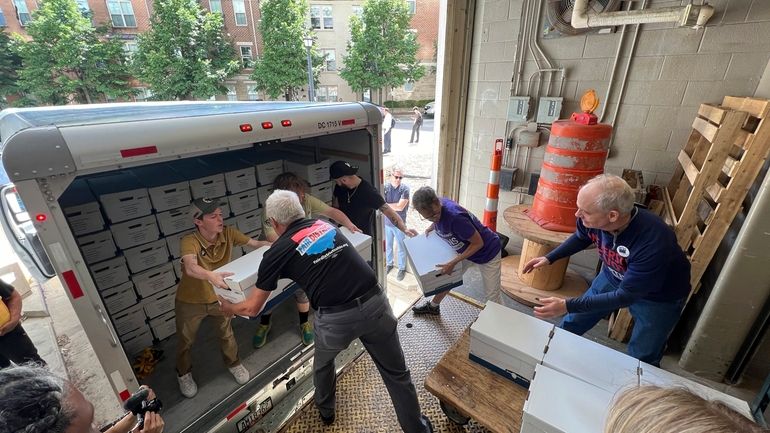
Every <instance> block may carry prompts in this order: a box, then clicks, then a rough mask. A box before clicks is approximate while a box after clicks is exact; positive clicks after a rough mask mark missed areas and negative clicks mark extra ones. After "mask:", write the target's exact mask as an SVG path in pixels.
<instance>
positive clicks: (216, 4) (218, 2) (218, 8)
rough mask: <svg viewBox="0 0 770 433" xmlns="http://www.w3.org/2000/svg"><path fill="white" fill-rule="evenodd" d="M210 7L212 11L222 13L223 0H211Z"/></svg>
mask: <svg viewBox="0 0 770 433" xmlns="http://www.w3.org/2000/svg"><path fill="white" fill-rule="evenodd" d="M209 9H210V10H211V12H216V13H218V14H221V13H222V0H209Z"/></svg>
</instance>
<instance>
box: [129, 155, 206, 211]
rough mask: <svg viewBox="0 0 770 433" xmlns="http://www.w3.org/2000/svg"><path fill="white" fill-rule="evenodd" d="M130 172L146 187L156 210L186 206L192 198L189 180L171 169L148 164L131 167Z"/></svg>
mask: <svg viewBox="0 0 770 433" xmlns="http://www.w3.org/2000/svg"><path fill="white" fill-rule="evenodd" d="M131 173H132V174H133V175H134V177H136V178H137V179H138V180H139V182H140V183H141V184H142V185H143V186H144V187H146V188H147V192H148V193H149V195H150V203H152V207H153V208H154V209H155V211H156V212H163V211H167V210H169V209H175V208H178V207H182V206H187V205H188V204H190V201H191V200H192V196H191V195H190V182H188V181H187V180H186V179H185V178H184V177H182V176H181V175H179V174H178V173H176V172H175V171H173V170H168V169H167V168H166V167H163V166H158V165H149V166H142V167H135V168H132V169H131Z"/></svg>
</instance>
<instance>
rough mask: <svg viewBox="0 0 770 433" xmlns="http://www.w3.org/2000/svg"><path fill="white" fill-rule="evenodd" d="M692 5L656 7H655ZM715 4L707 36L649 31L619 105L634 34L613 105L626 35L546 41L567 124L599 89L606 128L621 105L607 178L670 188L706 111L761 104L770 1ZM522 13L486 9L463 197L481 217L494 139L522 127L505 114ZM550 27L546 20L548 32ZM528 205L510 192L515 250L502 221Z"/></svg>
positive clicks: (534, 163)
mask: <svg viewBox="0 0 770 433" xmlns="http://www.w3.org/2000/svg"><path fill="white" fill-rule="evenodd" d="M686 3H687V2H686V1H679V0H676V1H663V0H653V1H651V2H650V5H649V7H650V8H658V7H667V6H678V5H681V4H686ZM709 3H710V4H712V5H713V6H714V7H715V10H716V13H715V15H714V16H713V17H712V18H711V20H710V21H709V23H708V25H707V26H706V27H705V28H703V29H699V30H693V29H691V28H675V27H674V25H673V24H655V25H642V26H641V28H640V33H639V39H638V42H637V45H636V50H635V52H634V54H633V57H632V58H631V63H630V67H629V73H628V80H627V83H626V87H625V94H624V96H623V98H622V101H619V100H618V99H619V98H618V93H617V89H618V88H619V84H620V81H619V80H620V78H621V76H622V72H623V69H624V65H625V62H626V60H628V58H629V54H630V45H631V44H630V42H631V38H632V36H633V30H634V26H629V27H628V28H627V34H626V43H625V44H624V46H623V48H622V50H621V57H620V60H619V62H618V70H617V73H616V76H615V80H616V82H615V90H614V91H613V93H612V95H611V96H610V98H609V101H607V98H606V95H607V86H608V84H609V78H610V74H611V68H612V61H613V57H614V54H615V50H616V49H617V45H618V42H619V40H620V33H619V31H618V32H615V33H607V34H604V33H602V34H599V33H589V34H584V35H579V36H570V37H561V38H554V39H545V40H544V39H540V40H539V42H540V45H541V47H542V49H543V51H544V52H545V53H546V55H547V56H548V57H549V58H550V59H551V61H552V63H553V64H554V65H555V67H565V68H566V69H567V75H566V82H565V84H564V92H563V97H564V99H565V101H564V105H563V108H562V118H567V117H568V116H569V115H570V114H571V113H572V112H573V111H578V109H579V100H580V97H581V95H582V94H583V92H584V91H585V90H587V89H590V88H593V89H595V90H596V92H597V94H598V96H599V98H600V100H601V107H600V108H599V110H598V111H597V113H598V114H601V112H602V110H606V114H605V116H604V122H605V123H608V122H611V121H612V120H613V119H612V114H613V112H614V110H615V109H616V107H617V104H618V103H620V108H619V111H618V116H617V119H616V122H615V133H616V137H615V141H614V144H613V147H612V149H611V152H610V158H609V159H608V161H607V165H606V167H607V171H609V172H612V173H617V174H619V173H620V171H621V170H622V169H623V168H633V169H637V170H641V171H642V172H643V174H644V179H645V181H646V182H647V183H658V184H665V183H667V182H668V181H669V179H670V177H671V173H672V172H673V170H674V168H675V164H676V155H677V154H678V152H679V150H680V149H681V148H682V146H683V145H684V144H685V141H686V139H687V137H688V135H689V133H690V130H691V125H692V121H693V119H694V117H695V114H696V113H697V109H698V106H699V105H700V104H701V103H706V102H708V103H719V102H721V100H722V98H723V97H724V96H725V95H735V96H753V95H754V94H755V92H756V91H757V88H758V86H759V83H760V80H761V79H762V77H763V74H765V71H766V69H768V60H769V59H770V37H768V36H770V2H769V1H766V0H729V1H728V0H716V1H710V2H709ZM522 5H523V0H499V1H495V0H481V1H479V2H478V3H477V11H476V22H475V33H474V40H473V54H472V59H471V63H472V64H471V74H470V80H471V83H470V91H469V105H468V112H467V119H466V122H467V123H466V125H467V128H466V133H465V141H464V144H463V146H464V152H463V164H462V182H461V190H460V202H461V203H462V204H463V205H465V206H467V207H468V209H469V210H471V211H472V212H474V213H475V214H477V215H481V214H482V213H483V209H484V195H485V192H486V188H485V184H486V179H487V176H488V173H489V163H490V158H491V153H492V148H493V145H494V140H495V138H503V137H504V136H505V134H506V132H507V131H510V130H511V129H512V127H513V126H516V125H507V122H506V114H507V105H508V102H507V101H508V97H509V96H510V92H511V81H512V75H513V60H514V53H515V51H516V44H517V38H518V32H519V25H520V20H521V9H522ZM543 25H544V23H543V21H541V28H542V26H543ZM534 71H536V64H535V62H534V59H533V58H532V57H531V56H530V55H529V53H527V57H526V58H525V67H524V75H523V77H524V80H525V81H524V82H522V86H521V91H520V92H519V94H520V95H525V94H527V89H528V85H529V84H530V83H529V82H527V81H526V80H528V79H529V77H530V75H531V74H532V73H533V72H534ZM558 78H559V77H554V81H553V83H552V84H553V90H552V94H553V93H554V92H556V90H557V89H558V88H559V81H558ZM765 80H767V77H765ZM535 84H536V83H533V87H535ZM544 88H545V86H544ZM506 126H507V127H508V128H506ZM544 148H545V146H541V147H539V148H536V149H533V150H532V151H531V153H530V155H529V158H528V160H526V161H525V160H524V159H523V157H520V159H519V164H518V166H520V167H524V166H526V171H528V172H539V171H540V165H541V164H542V158H543V153H544V150H545V149H544ZM519 179H521V177H519ZM520 184H521V182H520ZM519 200H522V201H523V202H526V200H531V198H530V197H527V196H524V197H520V194H518V193H514V192H501V197H500V201H499V218H498V230H499V231H501V232H502V233H505V234H506V235H510V236H511V237H512V242H511V243H512V244H513V246H512V248H511V249H515V248H516V247H517V246H518V244H517V242H516V241H517V240H518V239H517V237H516V236H515V235H514V234H512V233H510V230H509V229H508V228H507V226H506V224H505V222H504V221H503V219H502V213H503V210H504V209H506V208H507V207H508V206H511V205H513V204H517V203H518V202H519ZM589 256H590V254H589ZM580 262H583V264H588V263H589V262H590V259H587V260H583V259H578V258H576V259H575V260H574V261H573V263H580ZM594 263H595V262H594ZM591 266H592V265H591Z"/></svg>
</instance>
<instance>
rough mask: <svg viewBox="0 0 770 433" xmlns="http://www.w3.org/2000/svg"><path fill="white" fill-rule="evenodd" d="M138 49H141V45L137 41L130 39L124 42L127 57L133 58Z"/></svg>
mask: <svg viewBox="0 0 770 433" xmlns="http://www.w3.org/2000/svg"><path fill="white" fill-rule="evenodd" d="M137 51H139V46H138V45H137V44H136V42H134V41H129V42H126V43H124V44H123V52H124V53H125V54H126V59H128V60H131V59H132V58H133V57H134V54H136V52H137Z"/></svg>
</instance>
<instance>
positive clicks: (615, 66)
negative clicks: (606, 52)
mask: <svg viewBox="0 0 770 433" xmlns="http://www.w3.org/2000/svg"><path fill="white" fill-rule="evenodd" d="M631 4H632V3H631V2H628V8H627V9H626V10H627V11H630V10H631ZM626 27H628V24H623V26H622V27H621V28H620V40H619V41H618V48H617V49H615V58H614V59H613V60H612V71H611V73H610V82H609V83H608V84H607V92H606V93H605V96H604V98H605V100H604V106H603V107H602V114H600V115H599V123H602V121H603V120H604V115H605V114H607V106H608V105H609V103H610V96H611V94H612V88H613V87H615V73H616V72H617V70H618V60H620V51H621V49H622V48H623V42H624V41H625V40H626ZM626 68H627V67H626ZM626 76H628V74H626ZM624 80H625V77H624Z"/></svg>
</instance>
